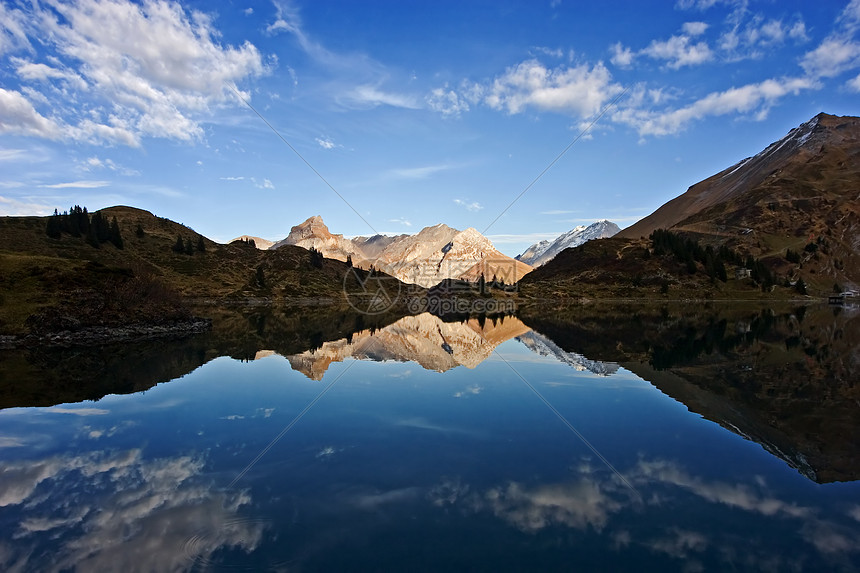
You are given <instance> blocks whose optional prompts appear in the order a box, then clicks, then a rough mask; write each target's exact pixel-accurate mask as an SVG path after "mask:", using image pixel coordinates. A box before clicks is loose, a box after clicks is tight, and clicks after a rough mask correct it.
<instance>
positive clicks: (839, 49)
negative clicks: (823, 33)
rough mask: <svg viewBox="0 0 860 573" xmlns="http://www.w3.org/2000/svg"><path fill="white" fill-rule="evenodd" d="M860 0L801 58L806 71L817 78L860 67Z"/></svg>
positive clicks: (843, 11) (852, 4) (801, 63)
mask: <svg viewBox="0 0 860 573" xmlns="http://www.w3.org/2000/svg"><path fill="white" fill-rule="evenodd" d="M858 29H860V0H852V1H851V2H849V3H848V5H847V6H846V7H845V9H844V10H842V12H841V13H840V14H839V17H838V18H837V19H836V29H835V30H834V31H833V32H832V33H831V34H830V35H829V36H827V38H825V39H824V41H823V42H821V44H819V45H818V47H817V48H815V49H814V50H812V51H810V52H807V53H806V54H804V56H803V58H802V59H801V61H800V65H801V67H803V69H804V71H806V73H807V74H809V75H810V76H812V77H815V78H821V77H824V78H831V77H835V76H838V75H840V74H842V73H844V72H846V71H849V70H852V69H855V68H857V67H860V42H857V41H856V40H855V39H854V35H855V33H856V32H857V31H858Z"/></svg>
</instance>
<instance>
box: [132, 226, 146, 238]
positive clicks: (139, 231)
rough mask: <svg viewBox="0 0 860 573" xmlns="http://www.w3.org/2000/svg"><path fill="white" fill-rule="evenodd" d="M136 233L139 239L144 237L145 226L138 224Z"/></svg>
mask: <svg viewBox="0 0 860 573" xmlns="http://www.w3.org/2000/svg"><path fill="white" fill-rule="evenodd" d="M134 234H135V235H137V238H138V239H142V238H143V236H144V235H146V233H144V231H143V227H141V226H140V223H138V224H137V229H135V230H134Z"/></svg>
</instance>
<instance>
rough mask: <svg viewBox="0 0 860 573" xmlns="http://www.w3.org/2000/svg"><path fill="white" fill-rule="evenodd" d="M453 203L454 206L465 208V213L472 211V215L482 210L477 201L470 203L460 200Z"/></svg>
mask: <svg viewBox="0 0 860 573" xmlns="http://www.w3.org/2000/svg"><path fill="white" fill-rule="evenodd" d="M454 203H455V204H456V205H459V206H460V207H463V208H465V209H466V210H467V211H472V212H473V213H476V212H478V211H480V210H481V209H483V208H484V206H483V205H481V204H480V203H478V202H477V201H471V202H470V201H464V200H462V199H454Z"/></svg>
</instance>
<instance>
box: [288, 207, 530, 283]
mask: <svg viewBox="0 0 860 573" xmlns="http://www.w3.org/2000/svg"><path fill="white" fill-rule="evenodd" d="M283 245H294V246H298V247H304V248H306V249H311V248H313V249H316V250H318V251H320V252H321V253H322V254H323V255H324V256H326V257H327V258H332V259H337V260H340V261H346V260H347V258H350V259H351V260H352V263H353V265H355V266H358V267H362V268H369V267H370V266H371V265H373V266H374V267H375V268H377V269H380V270H383V271H384V272H386V273H388V274H390V275H392V276H394V277H397V278H398V279H400V280H402V281H403V282H407V283H412V284H417V285H420V286H423V287H426V288H429V287H432V286H435V285H437V284H439V283H440V282H442V281H443V280H445V279H463V280H469V281H476V280H478V279H479V278H480V276H481V274H483V275H484V278H485V279H486V280H487V281H490V280H492V278H493V277H496V278H498V279H499V280H503V281H505V282H506V283H508V284H512V283H514V282H516V281H518V280H519V279H521V278H522V277H523V276H525V275H526V274H528V273H529V272H530V271H531V270H532V267H531V266H530V265H528V264H526V263H523V262H520V261H517V260H515V259H513V258H511V257H508V256H507V255H505V254H503V253H501V252H500V251H499V250H498V249H496V248H495V246H494V245H493V243H492V242H491V241H490V240H489V239H487V238H486V237H485V236H484V235H482V234H481V233H479V232H478V231H477V230H476V229H474V228H471V227H470V228H468V229H466V230H464V231H459V230H457V229H453V228H451V227H449V226H447V225H445V224H442V223H440V224H438V225H434V226H432V227H425V228H423V229H421V231H419V232H418V233H416V234H414V235H397V236H394V237H389V236H386V235H374V236H372V237H355V238H353V239H346V238H344V236H343V235H338V234H332V233H331V232H330V231H329V229H328V227H326V225H325V223H324V222H323V220H322V217H319V216H313V217H310V218H309V219H307V220H306V221H304V222H303V223H300V224H299V225H296V226H295V227H293V228H292V229H291V230H290V234H289V235H288V236H287V237H286V238H285V239H283V240H282V241H278V242H277V243H275V244H274V245H273V246H272V249H277V248H279V247H281V246H283Z"/></svg>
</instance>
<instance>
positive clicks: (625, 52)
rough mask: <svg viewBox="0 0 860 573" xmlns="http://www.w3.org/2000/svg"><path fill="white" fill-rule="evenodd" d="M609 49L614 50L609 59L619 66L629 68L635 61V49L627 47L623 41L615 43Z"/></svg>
mask: <svg viewBox="0 0 860 573" xmlns="http://www.w3.org/2000/svg"><path fill="white" fill-rule="evenodd" d="M609 49H610V50H612V57H611V58H610V59H609V61H610V62H612V63H613V64H614V65H616V66H618V67H619V68H628V67H630V65H631V64H632V63H633V57H634V54H633V50H631V49H630V48H625V47H624V46H623V45H622V44H621V42H618V43H616V44H613V45H612V46H611V47H610V48H609Z"/></svg>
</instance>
